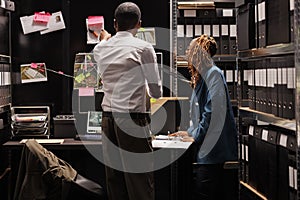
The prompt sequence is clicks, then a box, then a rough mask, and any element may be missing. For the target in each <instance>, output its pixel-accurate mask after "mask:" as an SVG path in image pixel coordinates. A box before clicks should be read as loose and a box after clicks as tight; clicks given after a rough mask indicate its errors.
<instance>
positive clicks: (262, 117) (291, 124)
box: [239, 107, 296, 131]
mask: <svg viewBox="0 0 300 200" xmlns="http://www.w3.org/2000/svg"><path fill="white" fill-rule="evenodd" d="M239 111H240V116H244V115H245V114H248V115H249V114H251V115H252V117H253V118H254V119H256V120H259V121H262V122H266V123H268V124H270V125H274V126H278V127H281V128H284V129H287V130H292V131H296V120H294V119H292V120H289V119H284V118H280V117H276V116H274V115H272V114H269V113H264V112H260V111H257V110H252V109H250V108H249V107H239ZM242 112H244V113H242Z"/></svg>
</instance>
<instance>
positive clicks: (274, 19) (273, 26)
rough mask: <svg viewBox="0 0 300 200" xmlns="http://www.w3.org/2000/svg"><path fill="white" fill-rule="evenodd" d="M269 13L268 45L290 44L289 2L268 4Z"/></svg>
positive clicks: (280, 0) (279, 0)
mask: <svg viewBox="0 0 300 200" xmlns="http://www.w3.org/2000/svg"><path fill="white" fill-rule="evenodd" d="M266 6H267V10H268V12H267V13H266V14H267V16H266V18H267V19H268V20H267V24H266V26H267V27H268V28H267V29H268V33H267V45H273V44H279V43H288V42H289V41H290V30H289V20H290V19H289V1H288V0H272V1H271V2H270V3H268V4H266Z"/></svg>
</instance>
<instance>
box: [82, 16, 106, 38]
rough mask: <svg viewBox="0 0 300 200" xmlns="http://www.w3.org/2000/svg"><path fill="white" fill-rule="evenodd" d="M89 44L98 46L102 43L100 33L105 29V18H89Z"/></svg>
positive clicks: (87, 20) (87, 23) (87, 24)
mask: <svg viewBox="0 0 300 200" xmlns="http://www.w3.org/2000/svg"><path fill="white" fill-rule="evenodd" d="M86 28H87V44H97V43H98V42H100V33H101V30H102V29H104V17H103V16H89V17H88V18H87V19H86Z"/></svg>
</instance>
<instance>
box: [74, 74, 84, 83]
mask: <svg viewBox="0 0 300 200" xmlns="http://www.w3.org/2000/svg"><path fill="white" fill-rule="evenodd" d="M84 79H85V76H84V75H83V74H79V75H78V76H76V77H75V81H77V82H78V83H81V82H82V81H83V80H84Z"/></svg>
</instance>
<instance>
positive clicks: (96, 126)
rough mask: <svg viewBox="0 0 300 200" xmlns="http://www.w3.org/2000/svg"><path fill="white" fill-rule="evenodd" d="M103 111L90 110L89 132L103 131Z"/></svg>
mask: <svg viewBox="0 0 300 200" xmlns="http://www.w3.org/2000/svg"><path fill="white" fill-rule="evenodd" d="M101 123H102V112H100V111H88V117H87V133H101V131H102V128H101Z"/></svg>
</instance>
